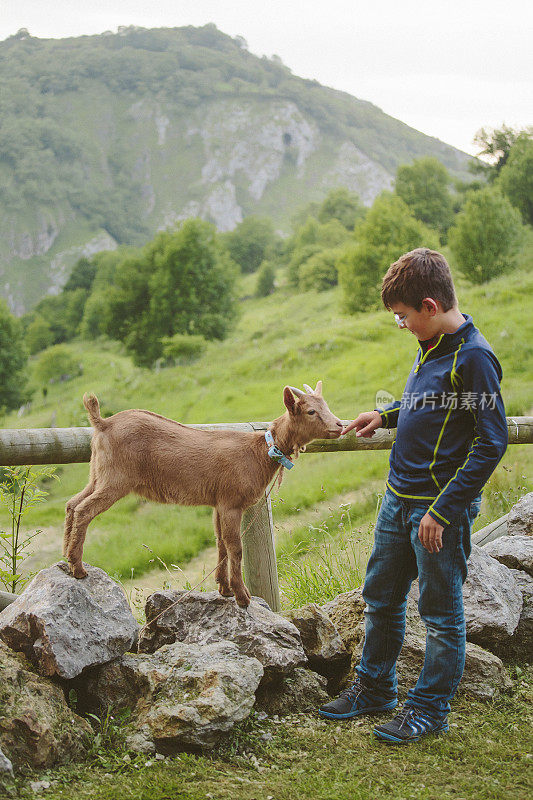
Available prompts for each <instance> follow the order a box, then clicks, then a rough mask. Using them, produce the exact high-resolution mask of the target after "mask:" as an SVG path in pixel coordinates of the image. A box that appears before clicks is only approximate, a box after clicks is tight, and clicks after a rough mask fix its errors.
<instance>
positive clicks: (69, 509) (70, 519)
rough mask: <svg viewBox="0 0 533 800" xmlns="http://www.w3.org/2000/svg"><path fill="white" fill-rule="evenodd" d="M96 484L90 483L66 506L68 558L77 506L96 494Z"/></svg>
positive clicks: (64, 552) (64, 535) (64, 541)
mask: <svg viewBox="0 0 533 800" xmlns="http://www.w3.org/2000/svg"><path fill="white" fill-rule="evenodd" d="M94 489H95V483H94V481H92V480H91V481H89V483H88V484H87V486H86V487H85V489H82V490H81V492H78V494H75V495H74V497H71V498H70V500H69V501H68V503H67V505H66V506H65V529H64V532H63V555H64V556H66V555H67V552H68V549H69V545H70V537H71V536H72V526H73V524H74V510H75V508H76V506H77V505H79V504H80V503H81V501H82V500H85V498H86V497H88V496H89V495H90V494H92V493H93V492H94Z"/></svg>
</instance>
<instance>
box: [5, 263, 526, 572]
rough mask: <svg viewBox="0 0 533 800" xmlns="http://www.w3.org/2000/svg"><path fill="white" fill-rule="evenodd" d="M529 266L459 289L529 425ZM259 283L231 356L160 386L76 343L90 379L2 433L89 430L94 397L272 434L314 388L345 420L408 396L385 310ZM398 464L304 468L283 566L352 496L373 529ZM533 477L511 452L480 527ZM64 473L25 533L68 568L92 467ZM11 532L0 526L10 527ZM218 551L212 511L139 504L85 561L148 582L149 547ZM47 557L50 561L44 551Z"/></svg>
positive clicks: (244, 305) (356, 515)
mask: <svg viewBox="0 0 533 800" xmlns="http://www.w3.org/2000/svg"><path fill="white" fill-rule="evenodd" d="M523 264H524V270H523V271H520V270H519V271H516V272H514V273H511V274H510V275H508V276H504V277H501V278H498V279H496V280H494V281H492V282H491V283H489V284H487V285H485V286H481V287H471V286H468V285H466V284H464V285H463V284H461V282H460V281H459V284H458V290H459V297H460V301H461V302H460V306H461V309H463V310H464V311H467V312H469V313H471V314H472V315H473V317H474V321H475V322H476V324H477V325H478V327H479V328H480V329H481V330H482V332H483V333H484V335H485V336H486V338H487V339H488V340H489V342H490V343H491V344H492V346H493V347H494V349H495V351H496V353H497V355H498V357H499V359H500V361H501V363H502V366H503V371H504V380H503V384H502V391H503V396H504V400H505V402H506V407H507V413H508V414H509V415H522V414H528V413H529V414H530V413H532V407H533V402H532V394H531V379H530V376H531V374H533V322H532V320H531V316H530V314H529V304H528V302H527V297H528V296H529V297H530V296H531V295H532V294H533V271H531V270H530V269H527V267H528V262H526V261H525V258H524V260H523ZM255 277H256V276H246V277H245V278H244V279H243V284H242V288H241V292H240V295H241V297H248V299H243V300H241V303H240V309H241V313H240V318H239V320H238V322H237V325H236V328H235V330H234V331H233V333H232V334H231V335H230V337H229V338H228V339H227V340H225V341H223V342H212V343H210V344H209V345H208V348H207V351H206V353H205V354H204V355H203V356H202V357H201V358H200V359H199V360H198V361H196V362H195V363H194V364H190V365H187V366H178V367H172V368H165V369H161V370H160V371H159V372H154V371H149V370H145V369H141V368H137V367H134V366H133V365H132V362H131V360H130V358H129V357H128V356H127V355H126V354H125V353H124V351H123V349H122V347H121V346H120V345H119V344H118V343H116V342H110V341H106V340H100V341H96V342H93V343H89V342H82V341H78V342H74V343H72V344H69V345H68V347H69V348H70V349H71V350H72V352H73V353H74V355H75V357H76V359H77V360H78V361H80V362H81V363H82V365H83V374H82V375H81V376H79V377H77V378H74V379H73V380H71V381H69V382H68V383H61V384H54V385H51V386H50V387H49V391H48V395H47V397H46V398H43V397H42V394H41V392H40V391H39V390H37V391H36V393H35V396H34V401H33V404H32V407H31V409H30V410H29V411H28V412H26V413H25V414H24V415H23V416H21V417H19V416H17V415H16V414H11V415H10V416H9V417H6V418H5V419H4V421H3V422H4V426H5V427H13V428H21V427H37V428H38V427H48V426H50V425H55V426H57V427H69V426H80V425H81V426H85V425H87V424H88V423H87V417H86V414H85V409H84V408H83V405H82V402H81V398H82V395H83V393H84V392H85V391H94V392H95V393H96V394H97V396H98V397H99V399H100V402H101V406H102V410H103V413H104V415H108V414H111V413H114V412H116V411H120V410H122V409H125V408H132V407H133V408H135V407H137V408H149V409H152V410H154V411H157V412H159V413H161V414H164V415H167V416H170V417H172V418H174V419H178V420H180V421H182V422H188V423H194V422H197V423H201V422H237V421H249V420H252V421H261V420H262V421H265V420H271V419H273V418H274V417H276V416H278V415H279V414H281V413H282V412H283V410H284V407H283V403H282V390H283V386H284V385H285V384H287V383H288V384H296V385H301V384H302V383H304V382H306V383H312V384H314V382H315V381H316V380H318V379H319V378H320V379H323V381H324V394H325V397H326V399H327V400H328V403H329V405H330V407H331V409H332V410H333V411H334V412H335V413H336V414H337V415H338V416H340V417H342V418H345V419H347V418H351V417H353V416H355V415H356V414H357V413H359V411H361V410H365V409H368V408H373V407H374V403H375V394H376V392H377V391H378V390H380V389H385V390H387V391H389V392H391V393H392V394H393V395H395V396H396V397H399V396H400V395H401V392H402V389H403V385H404V381H405V377H406V374H407V372H408V370H409V368H410V365H411V363H412V360H413V358H414V355H415V351H416V342H415V341H414V339H413V337H412V336H410V335H409V334H408V333H406V332H405V331H398V330H397V329H396V327H395V325H394V324H393V321H392V319H391V316H390V314H387V313H386V312H385V311H381V310H380V311H369V312H368V313H365V314H358V315H355V316H342V315H341V314H340V312H339V306H340V294H339V290H338V289H333V290H331V291H328V292H324V293H320V294H318V293H314V292H308V293H306V294H298V295H294V294H291V292H290V291H289V289H288V288H287V287H285V286H281V287H280V288H279V289H278V290H277V291H276V292H275V293H274V294H273V295H271V296H270V297H267V298H263V299H255V298H253V297H250V295H251V294H252V292H253V286H254V283H255ZM280 277H281V278H283V276H280ZM388 456H389V454H388V452H386V451H367V452H349V453H338V454H333V453H327V454H308V455H306V454H304V455H302V456H301V458H300V459H299V460H298V462H297V465H296V469H294V470H292V471H291V472H290V473H287V474H286V475H285V478H284V482H283V485H282V487H281V491H280V494H279V495H276V496H275V505H274V520H275V522H276V523H280V524H281V525H282V529H280V530H279V531H278V534H277V542H278V550H279V553H280V555H283V553H284V552H285V551H286V550H291V549H294V547H295V546H297V545H298V544H299V542H301V541H303V542H305V541H306V540H307V539H309V538H313V536H312V535H311V537H310V535H309V530H308V526H307V523H303V522H302V515H303V514H304V513H307V512H309V513H311V512H312V511H313V509H314V508H317V507H318V508H322V506H324V504H326V505H328V504H329V506H331V507H332V508H334V509H338V508H339V505H340V504H341V503H342V502H344V500H345V499H346V496H347V495H348V494H350V493H353V492H358V493H359V495H358V500H357V502H356V504H355V505H354V507H353V508H352V517H353V522H354V525H355V526H360V525H364V524H366V523H367V522H368V518H369V513H370V510H371V509H372V508H373V507H374V506H375V503H376V494H377V493H379V492H380V491H382V488H381V487H382V486H383V483H384V480H385V477H386V474H387V463H388ZM532 467H533V448H532V447H531V446H530V445H524V446H512V447H510V448H509V450H508V452H507V454H506V456H505V457H504V459H503V461H502V463H501V464H500V466H499V467H498V468H497V470H496V472H495V473H494V475H493V477H492V478H491V480H490V482H489V484H488V487H487V490H486V492H485V500H484V504H483V507H482V515H481V519H480V521H479V523H478V527H479V526H480V525H481V524H486V522H488V521H490V520H491V519H494V518H495V517H498V516H500V515H501V514H503V513H505V511H507V510H508V509H509V508H510V506H511V505H512V504H513V502H516V499H517V498H518V497H519V496H520V493H524V491H527V490H531V488H533V486H532V482H531V475H532V474H533V469H532ZM58 473H59V475H60V478H61V481H60V483H59V484H56V483H55V482H51V483H50V485H49V487H46V488H49V490H50V496H49V498H48V500H47V502H46V503H45V504H44V505H43V506H42V507H41V508H39V509H37V510H35V511H32V512H31V513H30V514H28V517H27V519H26V522H25V524H26V525H27V527H28V529H32V530H33V529H35V528H46V529H47V533H43V534H42V537H46V536H51V535H52V534H53V532H54V531H55V536H56V538H57V540H58V546H57V558H59V557H60V545H59V533H58V532H59V530H60V528H61V527H62V522H63V514H64V504H65V502H66V500H67V499H68V498H69V497H71V496H72V495H74V494H75V493H76V492H78V491H79V490H80V489H81V488H82V487H83V486H84V485H85V484H86V482H87V477H88V465H87V464H73V465H64V466H60V467H59V468H58ZM526 476H527V477H526ZM325 516H327V514H326V515H325ZM4 524H5V517H4V516H0V526H3V525H4ZM314 524H315V523H314ZM213 541H214V540H213V532H212V526H211V519H210V512H208V511H206V509H203V508H201V509H195V508H178V507H175V506H161V505H158V504H154V503H147V502H144V501H140V500H138V499H135V498H131V497H130V498H125V499H124V500H122V501H120V502H119V503H117V504H116V505H115V506H114V507H113V508H112V509H110V510H109V511H107V512H106V513H105V514H103V515H101V516H100V517H98V518H97V519H96V520H95V521H94V522H93V523H92V524H91V527H90V529H89V534H88V537H87V544H86V550H85V558H86V560H87V561H88V562H89V563H93V564H95V565H97V566H101V567H104V568H105V569H106V570H107V571H108V572H109V573H110V574H112V575H117V576H119V577H121V578H127V577H130V576H131V570H132V568H133V569H134V574H135V575H136V576H140V575H142V574H143V573H144V572H147V571H149V570H150V569H151V568H152V566H153V565H152V563H151V560H152V559H153V556H152V554H151V553H150V552H149V551H148V550H146V549H145V548H143V546H142V545H143V544H147V545H149V546H150V547H151V548H152V550H153V551H154V552H155V553H156V554H157V555H158V556H160V557H161V558H162V559H163V560H164V561H165V562H166V563H178V564H181V565H182V564H183V563H185V562H186V561H187V560H188V559H190V558H191V557H192V556H194V555H195V554H196V553H198V552H199V551H200V550H201V549H202V548H203V547H205V546H206V545H207V544H209V543H212V542H213ZM35 545H36V547H39V538H38V539H36V540H35ZM47 557H48V558H50V556H47ZM41 566H43V564H41Z"/></svg>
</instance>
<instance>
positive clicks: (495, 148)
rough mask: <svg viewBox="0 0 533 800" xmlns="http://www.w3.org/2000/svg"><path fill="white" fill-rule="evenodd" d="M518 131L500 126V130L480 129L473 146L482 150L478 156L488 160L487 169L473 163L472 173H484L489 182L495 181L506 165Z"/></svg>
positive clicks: (484, 166)
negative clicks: (475, 145)
mask: <svg viewBox="0 0 533 800" xmlns="http://www.w3.org/2000/svg"><path fill="white" fill-rule="evenodd" d="M518 136H519V131H516V130H514V129H513V128H509V127H508V126H507V125H502V127H501V128H480V130H479V131H478V132H477V133H476V135H475V136H474V144H477V146H478V147H481V148H482V149H481V150H480V152H479V153H478V156H486V157H487V158H488V159H489V168H488V170H487V167H486V165H483V164H477V165H475V162H474V170H473V171H474V172H482V171H486V172H487V176H488V178H489V180H490V181H493V180H495V179H496V178H497V177H498V174H499V173H500V170H501V169H502V167H503V166H504V165H505V164H506V162H507V159H508V158H509V153H510V152H511V147H512V146H513V144H514V143H515V142H516V140H517V139H518Z"/></svg>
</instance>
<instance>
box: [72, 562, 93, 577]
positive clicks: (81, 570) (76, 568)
mask: <svg viewBox="0 0 533 800" xmlns="http://www.w3.org/2000/svg"><path fill="white" fill-rule="evenodd" d="M70 574H71V575H72V576H73V577H74V578H77V579H78V580H79V579H80V578H86V577H87V575H88V574H89V573H88V572H87V570H86V569H85V567H83V566H82V564H70Z"/></svg>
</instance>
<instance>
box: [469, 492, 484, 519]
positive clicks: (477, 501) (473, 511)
mask: <svg viewBox="0 0 533 800" xmlns="http://www.w3.org/2000/svg"><path fill="white" fill-rule="evenodd" d="M480 508H481V495H480V496H479V497H475V498H474V499H473V500H472V502H471V503H470V505H469V506H468V508H467V512H468V516H469V519H470V524H471V525H473V524H474V520H475V518H476V517H477V515H478V514H479V510H480Z"/></svg>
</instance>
